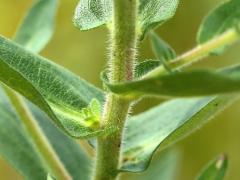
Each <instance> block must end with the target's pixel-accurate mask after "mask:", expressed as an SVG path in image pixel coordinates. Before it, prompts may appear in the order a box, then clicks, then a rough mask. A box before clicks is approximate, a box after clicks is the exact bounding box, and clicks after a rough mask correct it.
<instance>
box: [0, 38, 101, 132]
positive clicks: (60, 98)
mask: <svg viewBox="0 0 240 180" xmlns="http://www.w3.org/2000/svg"><path fill="white" fill-rule="evenodd" d="M0 81H2V82H3V83H5V84H6V85H7V86H9V87H11V88H12V89H14V90H16V91H17V92H19V93H20V94H22V95H23V96H25V97H26V98H28V99H29V100H30V101H32V102H33V103H34V104H36V105H37V106H38V107H40V108H41V109H42V110H43V111H44V112H46V113H47V114H48V116H49V117H50V118H51V119H52V120H53V121H54V122H55V124H56V125H57V126H58V127H59V128H61V129H63V130H64V131H65V132H67V133H68V134H69V135H70V136H73V137H89V136H94V135H96V134H98V133H100V132H102V131H103V130H101V131H100V130H99V131H98V130H96V129H95V128H93V127H90V125H89V124H88V123H87V122H86V121H85V120H84V119H82V118H81V115H82V111H81V109H83V108H85V107H87V106H88V104H89V103H90V102H91V100H92V99H98V101H100V102H103V99H104V98H103V93H102V92H101V91H100V90H99V89H97V88H95V87H94V86H92V85H91V84H89V83H87V82H86V81H84V80H82V79H80V78H79V77H77V76H76V75H74V74H72V73H71V72H69V71H67V70H66V69H64V68H63V67H60V66H58V65H56V64H54V63H52V62H50V61H48V60H47V59H45V58H43V57H41V56H38V55H36V54H33V53H31V52H29V51H27V50H25V49H24V48H22V47H20V46H18V45H17V44H15V43H14V42H12V41H10V40H8V39H6V38H4V37H0Z"/></svg>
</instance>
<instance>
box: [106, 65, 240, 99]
mask: <svg viewBox="0 0 240 180" xmlns="http://www.w3.org/2000/svg"><path fill="white" fill-rule="evenodd" d="M239 72H240V66H239V65H238V66H234V67H231V68H228V69H224V70H221V71H206V70H203V71H200V70H198V71H190V72H174V73H171V74H168V75H164V76H157V77H153V78H148V79H143V80H135V81H132V82H128V83H120V84H109V83H107V86H108V87H109V89H110V90H111V91H112V92H114V93H117V94H121V95H125V96H127V97H129V98H136V97H139V96H146V95H153V96H163V97H164V96H170V97H171V96H172V97H191V96H204V95H214V94H222V93H231V92H237V91H239V90H240V73H239Z"/></svg>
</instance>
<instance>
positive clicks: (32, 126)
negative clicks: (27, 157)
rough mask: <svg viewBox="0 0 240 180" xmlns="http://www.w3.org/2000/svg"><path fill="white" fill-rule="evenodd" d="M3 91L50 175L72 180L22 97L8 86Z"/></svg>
mask: <svg viewBox="0 0 240 180" xmlns="http://www.w3.org/2000/svg"><path fill="white" fill-rule="evenodd" d="M3 89H4V90H5V92H6V94H7V95H8V97H9V99H10V101H11V103H12V105H13V107H14V108H15V110H16V111H17V113H18V116H19V118H20V120H21V121H22V123H23V125H24V127H25V129H26V132H27V133H28V135H29V136H30V138H31V140H32V142H33V144H34V146H35V147H36V150H37V151H38V152H39V154H40V156H41V159H42V160H43V162H44V163H45V164H46V165H47V167H48V169H49V171H50V172H49V173H51V175H53V176H54V177H55V178H57V180H71V179H72V178H71V176H70V175H69V174H68V172H67V170H66V169H65V167H64V166H63V164H62V163H61V161H60V159H59V158H58V156H57V155H56V153H55V152H54V150H53V148H52V146H51V145H50V143H49V142H48V140H47V138H46V137H45V135H44V133H43V132H42V130H41V129H40V127H39V125H38V124H37V121H36V120H35V118H34V116H33V115H32V114H31V112H30V111H29V109H28V107H27V105H26V104H25V102H24V100H23V99H22V97H21V96H20V95H18V94H16V93H15V92H13V91H12V90H11V89H9V88H8V87H6V86H3ZM46 178H47V175H46Z"/></svg>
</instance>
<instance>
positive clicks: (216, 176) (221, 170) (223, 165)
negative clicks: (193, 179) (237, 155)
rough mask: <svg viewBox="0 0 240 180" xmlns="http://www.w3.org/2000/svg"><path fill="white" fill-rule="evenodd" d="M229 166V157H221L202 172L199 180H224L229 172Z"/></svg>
mask: <svg viewBox="0 0 240 180" xmlns="http://www.w3.org/2000/svg"><path fill="white" fill-rule="evenodd" d="M227 166H228V160H227V157H226V156H225V155H220V156H219V157H217V158H216V159H214V160H213V161H212V162H210V163H209V164H208V165H207V166H206V167H205V168H204V169H203V170H202V172H201V174H200V175H199V176H198V178H197V180H223V179H224V176H225V174H226V171H227Z"/></svg>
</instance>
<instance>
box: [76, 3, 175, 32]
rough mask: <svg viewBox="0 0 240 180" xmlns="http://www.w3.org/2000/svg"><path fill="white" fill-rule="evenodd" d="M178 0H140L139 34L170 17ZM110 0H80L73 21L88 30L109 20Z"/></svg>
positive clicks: (77, 25) (80, 27)
mask: <svg viewBox="0 0 240 180" xmlns="http://www.w3.org/2000/svg"><path fill="white" fill-rule="evenodd" d="M177 6H178V0H148V1H146V0H140V6H139V23H138V24H139V29H140V33H141V36H142V37H143V36H144V34H145V33H146V32H147V31H148V30H150V29H152V28H154V27H156V26H158V25H160V24H162V23H164V22H165V21H167V20H168V19H170V18H171V17H172V16H173V15H174V14H175V12H176V9H177ZM112 9H113V5H112V0H80V2H79V4H78V5H77V8H76V11H75V15H74V18H73V22H74V24H75V26H76V27H78V28H79V29H80V30H89V29H92V28H96V27H98V26H101V25H104V24H107V23H110V22H111V18H112Z"/></svg>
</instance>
